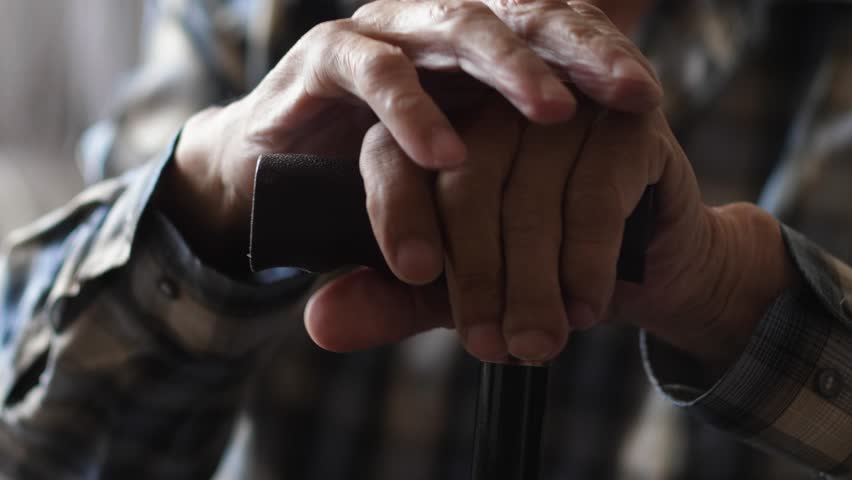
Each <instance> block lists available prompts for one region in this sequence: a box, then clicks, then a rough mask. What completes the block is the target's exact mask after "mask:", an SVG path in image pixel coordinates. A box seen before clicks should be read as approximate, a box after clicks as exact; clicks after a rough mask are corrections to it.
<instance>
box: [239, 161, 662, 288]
mask: <svg viewBox="0 0 852 480" xmlns="http://www.w3.org/2000/svg"><path fill="white" fill-rule="evenodd" d="M653 194H654V187H653V186H651V187H648V189H647V190H646V192H645V195H644V196H643V197H642V200H641V201H640V202H639V205H638V206H637V207H636V209H635V210H634V212H633V214H632V215H631V216H630V218H628V219H627V222H626V224H625V230H624V241H623V242H622V246H621V255H620V256H619V259H618V278H619V279H621V280H626V281H632V282H641V281H642V278H643V276H644V268H645V261H644V253H645V249H646V247H647V244H648V241H649V239H650V236H651V234H652V227H653V225H652V223H653V222H652V214H653V209H652V204H653ZM249 257H250V259H251V268H252V270H254V271H259V270H264V269H267V268H271V267H279V266H289V267H297V268H301V269H304V270H308V271H311V272H329V271H333V270H336V269H338V268H340V267H343V266H347V265H364V266H368V267H372V268H376V269H379V270H385V271H388V267H387V264H386V263H385V261H384V258H383V257H382V254H381V251H380V250H379V246H378V243H377V242H376V238H375V236H373V231H372V229H371V228H370V220H369V218H368V217H367V208H366V204H365V193H364V183H363V180H362V179H361V175H360V173H359V170H358V162H357V161H354V160H342V159H332V158H322V157H316V156H309V155H265V156H262V157H261V158H260V160H259V162H258V165H257V173H256V175H255V188H254V201H253V205H252V221H251V246H250V251H249Z"/></svg>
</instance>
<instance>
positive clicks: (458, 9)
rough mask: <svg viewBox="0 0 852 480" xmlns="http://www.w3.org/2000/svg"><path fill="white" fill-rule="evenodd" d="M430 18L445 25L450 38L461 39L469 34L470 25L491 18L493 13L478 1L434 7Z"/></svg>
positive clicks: (457, 2)
mask: <svg viewBox="0 0 852 480" xmlns="http://www.w3.org/2000/svg"><path fill="white" fill-rule="evenodd" d="M432 17H433V18H434V19H435V20H437V21H438V22H441V23H443V24H444V25H445V29H446V32H447V34H448V35H449V36H450V37H451V38H462V37H464V36H467V35H470V34H471V28H472V25H475V24H478V23H481V22H482V21H483V20H485V19H488V18H493V17H494V13H493V12H492V11H491V9H489V8H488V6H487V5H485V4H483V3H481V2H479V1H474V2H471V1H456V2H450V3H445V4H441V5H436V6H435V7H433V9H432Z"/></svg>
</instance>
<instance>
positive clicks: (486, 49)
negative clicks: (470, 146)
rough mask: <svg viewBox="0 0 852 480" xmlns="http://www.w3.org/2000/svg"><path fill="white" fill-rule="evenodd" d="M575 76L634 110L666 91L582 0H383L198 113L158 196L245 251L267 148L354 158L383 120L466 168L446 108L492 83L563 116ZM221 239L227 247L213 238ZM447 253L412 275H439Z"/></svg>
mask: <svg viewBox="0 0 852 480" xmlns="http://www.w3.org/2000/svg"><path fill="white" fill-rule="evenodd" d="M470 79H476V80H477V81H475V82H474V81H469V80H470ZM566 81H567V82H570V83H572V84H573V85H574V86H575V87H576V88H577V89H578V90H579V91H581V92H583V93H584V94H585V95H587V96H589V97H590V98H592V99H594V100H595V101H597V102H599V103H601V104H602V105H605V106H607V107H609V108H613V109H617V110H623V111H636V112H639V111H647V110H649V109H652V108H654V107H655V106H656V105H658V104H659V102H660V100H661V95H662V94H661V90H660V87H659V85H658V84H657V82H656V80H655V78H654V77H653V74H652V73H651V70H650V68H649V66H648V64H647V62H646V61H645V60H644V59H643V58H642V56H641V55H640V54H639V53H638V51H637V50H636V48H635V47H634V46H633V45H632V44H631V43H630V42H629V41H628V40H627V39H626V38H625V37H624V36H623V35H621V34H620V33H619V32H618V30H617V29H616V28H615V27H614V26H613V25H612V24H611V23H610V22H609V21H608V20H607V18H606V17H605V16H604V15H603V14H602V13H601V12H600V11H599V10H597V9H596V8H594V7H591V6H589V5H588V4H586V3H583V2H565V1H561V0H538V1H512V2H506V1H502V0H481V1H480V0H424V1H417V2H411V1H402V0H378V1H375V2H371V3H369V4H367V5H366V6H364V7H362V8H361V9H360V10H359V11H358V12H357V13H356V14H355V15H354V16H353V18H350V19H344V20H338V21H333V22H328V23H324V24H321V25H318V26H317V27H315V28H314V29H312V30H311V31H310V32H308V33H307V34H306V35H305V36H304V37H302V39H301V40H300V41H299V42H298V43H297V44H296V45H295V46H294V47H293V48H292V49H291V50H290V51H289V52H288V53H287V55H286V56H284V57H283V58H282V59H281V61H280V62H279V63H278V65H277V66H276V67H275V68H274V69H273V70H272V71H271V72H270V73H269V74H268V75H267V77H266V78H265V79H264V80H263V81H262V82H261V84H260V85H259V86H258V87H257V88H256V89H255V90H254V91H252V92H251V93H250V94H249V95H248V96H246V97H245V98H243V99H241V100H240V101H237V102H235V103H233V104H231V105H229V106H227V107H225V108H211V109H209V110H206V111H204V112H201V113H200V114H198V115H196V116H195V117H193V119H191V120H190V121H189V122H188V123H187V124H186V126H185V128H184V130H183V134H182V137H181V140H180V142H179V144H178V147H177V151H176V158H175V160H176V161H175V164H174V168H173V169H172V170H171V171H170V172H169V175H168V176H167V177H166V182H165V183H164V188H163V194H162V195H161V197H160V198H161V199H162V204H163V205H164V209H165V210H166V211H167V212H168V213H169V214H170V216H172V218H173V219H174V220H175V222H176V223H177V224H178V226H179V228H180V229H181V230H182V231H183V232H184V233H185V234H186V235H187V236H188V237H189V238H190V241H191V242H192V243H194V244H196V245H195V246H196V247H197V248H199V249H202V250H207V251H202V254H205V255H206V256H207V257H208V258H213V257H217V256H220V257H221V256H225V255H228V256H230V257H231V258H241V257H242V255H237V254H236V252H238V251H241V250H242V249H243V248H244V245H245V233H246V229H247V226H248V217H249V205H250V198H251V194H252V188H253V176H254V171H255V163H256V160H257V158H258V156H259V155H260V154H263V153H311V154H321V155H332V156H342V157H348V158H353V157H356V156H357V155H358V152H359V149H360V146H361V141H362V139H363V137H364V134H365V132H366V131H367V129H368V128H369V127H370V126H371V125H372V124H373V123H375V121H376V120H379V121H381V122H382V123H383V124H384V125H385V126H386V127H387V129H388V131H389V132H390V134H391V135H392V136H393V138H394V139H395V140H396V142H397V143H398V144H399V145H400V146H401V147H402V149H403V151H405V152H406V154H407V156H408V157H409V158H410V159H411V160H412V161H413V162H414V163H416V164H417V165H420V166H422V167H425V168H428V169H440V168H452V167H457V166H459V165H461V164H463V163H464V160H465V148H464V145H463V143H462V142H461V140H460V139H459V137H458V133H457V132H456V130H455V129H454V128H453V126H452V125H451V123H450V122H449V120H448V118H447V112H450V114H451V112H452V110H453V109H459V108H471V107H472V106H475V105H476V104H477V102H478V98H479V97H480V96H481V94H482V93H483V92H485V91H486V90H487V89H486V88H484V87H489V88H490V89H494V90H496V91H498V92H500V94H501V95H502V96H503V97H504V98H506V99H507V100H508V101H509V102H511V104H512V105H514V106H515V107H516V108H517V109H518V110H519V111H520V112H522V113H523V115H524V116H525V117H526V118H528V119H529V120H531V121H533V122H536V123H541V124H552V123H554V122H561V121H565V120H566V119H568V118H570V117H571V116H572V115H573V113H574V110H575V106H576V100H575V98H574V96H573V95H572V93H571V92H570V90H569V89H568V88H566V87H565V85H564V84H563V82H566ZM211 235H216V236H217V237H219V238H220V239H222V241H220V242H217V243H216V245H217V247H218V248H219V249H214V248H213V246H211V245H210V244H209V242H204V241H203V239H205V238H210V236H211ZM196 239H197V240H196ZM421 246H422V244H421ZM431 247H433V248H434V247H435V245H434V244H432V245H431ZM414 248H417V247H416V246H415V247H414ZM403 256H405V254H404V255H403ZM441 256H442V255H441V252H439V251H434V250H433V252H432V253H431V255H430V256H429V257H428V258H429V259H431V262H430V261H428V260H427V261H426V262H422V261H421V262H420V265H419V267H418V266H415V267H414V268H412V269H411V271H408V270H407V269H406V267H405V266H402V267H401V271H402V273H404V277H405V278H406V279H409V280H419V281H424V280H427V279H429V278H432V277H434V276H436V275H437V274H438V273H439V272H440V266H441V265H440V258H441ZM388 260H389V262H391V264H394V265H396V264H398V263H399V262H402V263H404V262H406V260H404V259H402V260H397V259H396V258H389V259H388ZM424 263H425V265H423V264H424Z"/></svg>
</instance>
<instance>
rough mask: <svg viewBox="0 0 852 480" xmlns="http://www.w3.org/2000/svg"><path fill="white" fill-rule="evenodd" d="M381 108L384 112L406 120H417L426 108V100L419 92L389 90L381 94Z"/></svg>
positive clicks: (400, 89) (399, 89)
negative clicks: (389, 112)
mask: <svg viewBox="0 0 852 480" xmlns="http://www.w3.org/2000/svg"><path fill="white" fill-rule="evenodd" d="M381 102H382V106H383V108H384V109H385V110H386V111H391V112H394V113H395V114H396V115H399V116H402V117H406V118H418V117H422V116H418V115H417V113H418V112H422V111H423V109H424V107H425V106H426V102H427V100H426V98H425V97H424V96H423V95H421V94H420V93H419V92H414V91H411V90H407V89H402V88H390V89H387V90H385V91H384V92H383V93H382V98H381Z"/></svg>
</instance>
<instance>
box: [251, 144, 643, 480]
mask: <svg viewBox="0 0 852 480" xmlns="http://www.w3.org/2000/svg"><path fill="white" fill-rule="evenodd" d="M653 204H654V186H649V187H648V188H647V190H646V191H645V193H644V195H643V196H642V199H641V201H640V202H639V204H638V206H637V207H636V209H635V210H634V211H633V213H632V214H631V215H630V217H629V218H628V219H627V221H626V223H625V229H624V238H623V241H622V245H621V252H620V256H619V258H618V278H619V279H621V280H625V281H631V282H636V283H640V282H641V281H642V279H643V277H644V272H645V250H646V248H647V245H648V242H649V241H650V238H651V235H652V233H653V221H654V207H653ZM250 248H251V249H250V259H251V268H252V269H253V270H255V271H258V270H263V269H266V268H271V267H278V266H288V267H298V268H301V269H304V270H308V271H312V272H328V271H332V270H335V269H338V268H340V267H344V266H348V265H364V266H368V267H372V268H376V269H379V270H384V271H389V269H388V267H387V264H386V263H385V261H384V258H383V257H382V254H381V251H380V250H379V246H378V244H377V242H376V239H375V237H374V236H373V232H372V229H371V227H370V221H369V218H368V216H367V209H366V202H365V192H364V184H363V181H362V179H361V175H360V173H359V170H358V163H357V162H356V161H353V160H342V159H330V158H321V157H316V156H307V155H266V156H263V157H261V158H260V161H259V162H258V165H257V173H256V176H255V189H254V201H253V205H252V223H251V247H250ZM548 370H549V369H547V368H543V367H537V366H523V365H504V364H491V363H483V364H482V370H481V375H480V391H479V398H478V400H477V411H476V426H475V433H474V447H473V462H472V469H471V478H472V480H535V479H537V478H538V470H539V462H540V442H541V432H542V425H543V421H544V413H545V409H546V397H547V383H548V382H547V379H548Z"/></svg>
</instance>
